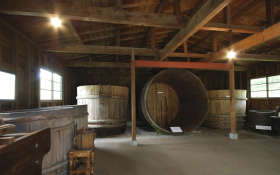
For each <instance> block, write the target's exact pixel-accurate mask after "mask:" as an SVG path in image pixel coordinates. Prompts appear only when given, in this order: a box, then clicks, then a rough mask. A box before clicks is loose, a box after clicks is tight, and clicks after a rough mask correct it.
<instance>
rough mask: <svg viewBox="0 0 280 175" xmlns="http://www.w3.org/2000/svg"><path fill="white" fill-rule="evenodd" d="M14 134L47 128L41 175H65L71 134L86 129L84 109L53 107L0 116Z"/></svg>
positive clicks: (82, 107)
mask: <svg viewBox="0 0 280 175" xmlns="http://www.w3.org/2000/svg"><path fill="white" fill-rule="evenodd" d="M0 116H1V117H2V118H3V119H4V121H5V123H11V124H15V125H16V131H17V132H33V131H36V130H39V129H42V128H47V127H49V128H51V148H50V151H49V153H47V154H46V155H45V156H44V158H43V162H42V174H43V175H65V174H67V163H68V160H67V157H68V152H69V151H70V149H71V146H72V139H73V134H74V131H75V130H80V129H82V128H84V127H87V116H88V113H87V106H85V105H83V106H57V107H46V108H40V109H30V110H21V111H14V112H9V113H0Z"/></svg>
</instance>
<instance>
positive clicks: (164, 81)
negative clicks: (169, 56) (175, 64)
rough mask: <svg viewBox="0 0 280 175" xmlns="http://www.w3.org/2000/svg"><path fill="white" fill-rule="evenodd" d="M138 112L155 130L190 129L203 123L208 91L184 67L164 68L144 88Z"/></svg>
mask: <svg viewBox="0 0 280 175" xmlns="http://www.w3.org/2000/svg"><path fill="white" fill-rule="evenodd" d="M140 105H141V111H142V113H143V115H144V117H145V118H146V120H147V121H148V122H149V123H150V124H151V125H152V126H153V127H154V128H155V129H156V130H157V131H158V132H162V133H171V131H170V127H181V129H183V131H185V132H187V131H192V130H194V129H196V128H197V127H198V126H200V124H201V123H202V122H203V120H204V118H205V117H206V114H207V111H208V98H207V92H206V89H205V87H204V85H203V84H202V82H201V81H200V79H199V78H198V77H197V76H196V75H194V74H193V73H191V72H190V71H187V70H172V69H169V70H164V71H161V72H160V73H158V74H157V75H155V76H154V77H153V78H152V79H151V80H150V81H149V82H148V83H147V84H146V85H145V87H144V89H143V92H142V95H141V101H140Z"/></svg>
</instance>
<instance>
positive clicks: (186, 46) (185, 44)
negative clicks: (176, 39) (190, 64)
mask: <svg viewBox="0 0 280 175" xmlns="http://www.w3.org/2000/svg"><path fill="white" fill-rule="evenodd" d="M183 47H184V53H188V43H187V41H185V42H184V44H183ZM187 61H191V59H190V58H187Z"/></svg>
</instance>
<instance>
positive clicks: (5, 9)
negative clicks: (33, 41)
mask: <svg viewBox="0 0 280 175" xmlns="http://www.w3.org/2000/svg"><path fill="white" fill-rule="evenodd" d="M219 1H221V0H219ZM227 1H229V0H227ZM54 6H55V5H54V4H50V3H46V2H45V1H42V0H26V1H24V3H23V4H22V3H19V2H18V1H17V0H9V1H8V0H5V1H4V2H1V6H0V12H1V13H3V14H7V15H21V16H35V17H45V18H49V17H51V16H57V15H59V16H60V17H61V18H63V19H67V20H78V21H86V22H102V23H112V24H128V25H138V26H149V27H162V28H170V29H182V28H184V25H185V24H184V23H183V22H181V21H178V20H177V17H176V16H175V15H168V14H156V13H141V12H128V11H126V10H122V9H120V8H104V7H88V8H78V7H77V8H75V6H69V7H68V6H62V5H60V6H58V7H56V8H55V7H54ZM188 19H189V18H187V17H186V20H184V21H189V20H188ZM201 29H202V30H217V31H228V30H232V31H233V32H242V33H253V32H254V30H255V32H258V31H259V28H258V27H250V26H240V25H231V26H230V27H228V26H225V25H224V24H220V23H208V24H206V25H205V26H204V27H203V28H201Z"/></svg>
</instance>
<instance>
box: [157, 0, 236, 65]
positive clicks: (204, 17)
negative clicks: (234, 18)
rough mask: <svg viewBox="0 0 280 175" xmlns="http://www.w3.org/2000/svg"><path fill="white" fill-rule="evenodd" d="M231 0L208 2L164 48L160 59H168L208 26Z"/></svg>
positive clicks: (211, 0) (212, 0)
mask: <svg viewBox="0 0 280 175" xmlns="http://www.w3.org/2000/svg"><path fill="white" fill-rule="evenodd" d="M230 2H231V0H208V1H206V2H205V4H204V5H203V6H202V7H201V8H200V9H199V10H198V11H197V12H196V13H195V15H194V16H193V17H192V18H191V19H190V20H189V22H188V23H187V25H186V27H184V28H183V29H181V30H180V31H179V32H178V33H177V34H176V35H175V36H174V37H173V38H172V40H171V41H169V42H168V43H167V44H166V46H165V47H164V51H163V53H162V54H161V55H160V59H161V60H164V59H165V58H167V56H168V55H169V53H172V52H174V51H175V50H176V49H177V48H178V47H179V46H180V45H182V44H183V42H185V41H186V40H188V39H189V38H190V37H191V36H193V35H194V34H195V33H196V32H197V31H198V30H199V29H200V28H201V27H202V26H204V25H205V24H207V23H208V22H209V21H210V20H211V19H212V18H213V17H214V16H215V15H217V14H218V13H219V12H220V11H221V10H222V9H223V8H224V7H225V6H227V5H228V4H229V3H230Z"/></svg>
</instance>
